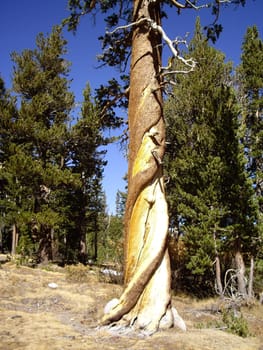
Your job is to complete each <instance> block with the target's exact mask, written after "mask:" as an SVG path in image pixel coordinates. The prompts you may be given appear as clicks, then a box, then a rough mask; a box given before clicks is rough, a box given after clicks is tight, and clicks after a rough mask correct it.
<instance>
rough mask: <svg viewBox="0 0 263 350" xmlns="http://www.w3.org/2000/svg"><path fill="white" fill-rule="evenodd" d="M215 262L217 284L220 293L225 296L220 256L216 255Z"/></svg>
mask: <svg viewBox="0 0 263 350" xmlns="http://www.w3.org/2000/svg"><path fill="white" fill-rule="evenodd" d="M215 264H216V285H217V289H218V294H219V295H220V297H221V298H223V296H224V293H223V286H222V281H221V267H220V259H219V256H216V262H215Z"/></svg>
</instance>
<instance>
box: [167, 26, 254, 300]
mask: <svg viewBox="0 0 263 350" xmlns="http://www.w3.org/2000/svg"><path fill="white" fill-rule="evenodd" d="M188 55H190V56H191V57H193V58H194V59H195V60H196V61H197V62H198V65H197V67H196V69H195V70H194V72H191V74H188V75H184V76H182V77H179V78H178V79H177V84H176V87H175V88H174V89H173V94H174V97H172V98H170V100H169V101H168V102H167V104H166V115H167V124H168V141H169V146H168V147H169V148H168V152H167V162H168V165H167V167H166V168H167V172H168V176H169V177H170V181H169V183H168V185H167V187H168V192H169V196H168V199H169V204H170V205H169V212H170V216H171V217H172V218H173V222H175V223H176V225H177V226H178V227H179V230H180V232H181V234H182V236H183V243H184V247H185V252H186V254H185V262H186V271H185V270H184V273H185V274H186V275H187V276H189V279H190V283H189V281H188V286H187V288H191V291H192V292H193V291H194V292H195V293H198V292H199V293H200V291H206V292H207V293H213V292H214V271H213V270H214V269H213V263H214V262H215V271H216V282H217V289H218V292H219V294H220V295H221V296H223V286H222V283H221V266H220V262H221V264H222V262H224V257H225V256H226V255H227V254H228V255H231V256H232V257H233V259H234V260H235V264H234V265H233V266H227V264H226V263H225V266H224V268H223V273H224V272H225V271H226V269H229V268H232V267H233V268H236V271H237V278H238V293H239V295H242V296H244V298H246V295H247V292H246V286H245V285H244V281H245V261H244V258H245V257H246V255H247V254H248V253H249V252H250V251H251V249H252V247H253V237H254V236H255V232H256V230H255V225H254V222H255V219H256V211H255V206H254V203H253V197H252V194H253V192H252V186H251V182H250V181H249V179H248V177H247V174H246V171H245V166H244V164H245V159H244V152H243V147H242V146H241V144H240V133H241V131H240V128H239V123H238V120H239V106H238V104H237V99H236V97H235V91H234V90H233V89H232V88H230V86H231V75H230V73H231V69H232V67H231V64H229V63H224V59H225V57H224V55H223V54H222V53H221V52H219V51H217V50H215V49H214V48H212V47H210V46H209V45H208V43H207V41H206V38H205V36H204V35H202V31H201V27H200V22H199V20H197V23H196V30H195V35H194V38H193V40H192V41H191V42H190V44H189V52H188ZM200 96H201V97H202V96H205V98H200ZM189 284H190V285H189ZM193 286H194V287H193ZM193 288H196V289H195V290H193Z"/></svg>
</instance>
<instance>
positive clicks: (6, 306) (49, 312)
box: [0, 263, 263, 350]
mask: <svg viewBox="0 0 263 350" xmlns="http://www.w3.org/2000/svg"><path fill="white" fill-rule="evenodd" d="M49 283H56V284H57V288H55V289H52V288H50V287H49V286H48V284H49ZM120 293H121V287H120V286H118V285H114V284H108V283H103V282H101V277H100V276H99V273H98V271H97V270H96V269H88V268H86V267H83V266H76V267H70V268H69V267H67V268H65V269H60V268H57V267H55V266H51V267H49V268H45V269H43V268H42V269H40V268H36V269H31V268H26V267H20V268H17V267H16V266H15V265H13V264H11V263H6V264H4V265H2V269H0V314H1V317H0V350H11V349H14V350H36V349H37V350H42V349H43V350H46V349H48V350H61V349H63V350H64V349H65V350H67V349H76V350H82V349H83V350H84V349H93V350H94V349H105V350H110V349H114V350H118V349H122V350H124V349H125V350H127V349H131V350H142V349H143V350H154V349H158V350H160V349H163V350H179V349H180V350H219V349H220V350H223V349H224V350H263V339H262V336H261V333H262V327H263V319H262V314H263V307H262V306H260V305H256V306H254V307H251V308H245V309H243V310H242V313H243V315H244V318H245V319H246V321H247V322H248V325H249V330H250V332H251V334H253V335H254V336H253V337H248V338H241V337H238V336H236V335H233V334H230V333H227V332H225V331H222V330H219V329H216V328H217V327H216V325H217V324H219V322H220V321H221V319H222V315H221V314H220V313H217V312H211V305H214V304H215V303H216V301H215V300H213V299H209V300H204V301H198V300H193V299H190V298H188V297H185V296H177V297H174V300H173V303H174V305H175V306H176V308H177V310H178V311H179V313H180V314H181V316H182V317H183V318H184V319H185V321H186V324H187V327H188V331H187V332H185V333H183V332H181V331H179V330H177V329H170V330H168V331H165V332H159V333H157V334H155V335H153V336H152V337H149V338H144V337H142V336H141V335H138V334H135V333H129V334H120V333H119V332H116V331H113V330H110V329H107V328H101V329H97V328H96V322H97V320H98V319H99V318H100V317H101V316H102V310H103V307H104V305H105V303H106V302H107V301H108V300H110V299H112V298H113V297H116V296H118V295H119V294H120ZM200 325H201V327H200ZM261 346H262V347H261Z"/></svg>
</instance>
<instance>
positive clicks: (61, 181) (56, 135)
mask: <svg viewBox="0 0 263 350" xmlns="http://www.w3.org/2000/svg"><path fill="white" fill-rule="evenodd" d="M36 43H37V49H35V50H24V51H23V52H22V54H18V53H13V54H12V59H13V61H14V63H15V68H14V74H13V89H14V91H15V92H16V93H17V94H18V96H19V99H20V108H19V111H18V115H17V118H16V119H15V120H13V128H14V130H15V136H14V147H13V154H12V155H11V156H10V157H9V160H8V163H7V164H6V171H7V175H6V176H7V177H8V176H9V179H8V183H9V187H10V188H11V187H13V189H11V190H10V191H11V192H12V193H11V194H10V195H11V196H12V197H13V198H16V199H15V202H16V204H15V205H16V206H17V218H16V221H18V218H19V221H21V220H22V223H21V222H19V223H18V230H19V233H20V235H21V237H20V240H19V246H20V250H21V251H24V250H25V249H26V248H25V244H24V242H25V239H26V241H28V240H29V241H31V243H32V244H33V245H35V250H36V253H37V256H38V259H39V260H40V261H47V260H50V259H54V258H56V256H55V255H56V252H57V249H58V247H57V245H58V241H59V235H60V230H59V226H60V224H62V222H63V220H64V218H63V217H61V216H60V215H59V212H58V210H57V208H58V207H59V206H60V205H61V204H62V203H60V202H58V196H57V190H58V189H59V188H61V187H63V186H66V185H67V184H69V183H74V182H75V180H74V177H73V175H72V173H71V171H70V170H69V169H67V168H66V164H65V158H66V156H67V138H68V132H67V121H68V120H69V113H70V110H71V108H72V106H73V102H74V99H73V95H72V93H70V92H69V91H68V88H69V81H68V80H67V73H68V66H69V65H68V63H67V61H65V60H64V59H63V58H62V56H63V55H64V54H65V53H66V48H65V45H66V41H65V40H64V39H63V37H62V34H61V28H60V27H58V26H57V27H54V28H53V30H52V33H51V35H50V36H49V37H48V38H45V37H44V35H43V34H39V35H38V37H37V40H36ZM8 171H9V175H8ZM14 188H16V190H15V189H14Z"/></svg>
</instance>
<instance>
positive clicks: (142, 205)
mask: <svg viewBox="0 0 263 350" xmlns="http://www.w3.org/2000/svg"><path fill="white" fill-rule="evenodd" d="M143 18H146V19H150V20H152V21H154V22H155V23H157V24H160V8H159V4H158V2H153V1H147V0H143V1H142V0H135V1H134V18H133V21H134V22H138V21H140V20H141V19H143ZM160 67H161V37H160V35H159V33H158V32H157V31H154V30H153V29H151V28H150V26H149V24H148V22H147V21H146V22H144V24H142V25H140V26H137V27H136V28H135V29H134V32H133V42H132V60H131V75H130V96H129V131H130V144H129V169H128V197H127V203H126V213H125V235H126V237H125V242H126V243H125V276H124V281H125V288H124V292H123V294H122V295H121V297H120V299H119V300H115V301H114V302H113V303H111V304H109V305H108V307H107V310H106V312H107V313H106V315H105V316H104V318H103V320H102V323H103V324H107V323H111V322H113V321H119V322H121V323H123V324H124V325H132V326H133V327H135V328H142V329H144V330H145V331H147V332H149V333H152V332H155V331H156V330H157V329H158V328H164V327H171V326H173V325H174V322H175V319H177V318H179V323H180V322H181V323H180V324H181V328H185V325H184V323H183V321H182V320H181V319H180V317H179V316H178V315H177V313H176V310H175V309H173V308H172V307H171V292H170V282H171V281H170V260H169V255H168V250H167V233H168V211H167V203H166V199H165V191H164V179H163V170H162V159H163V155H164V149H165V125H164V118H163V99H162V91H161V77H160V74H159V73H160Z"/></svg>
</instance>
